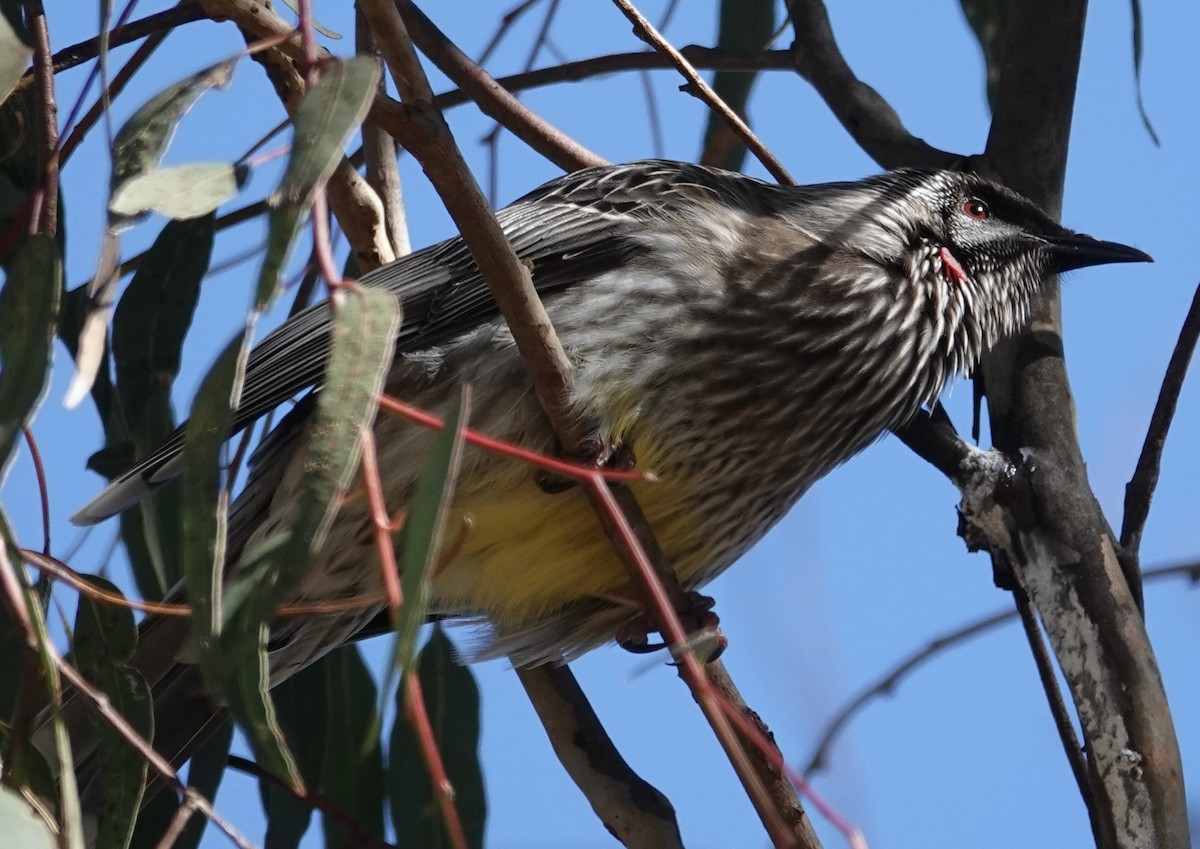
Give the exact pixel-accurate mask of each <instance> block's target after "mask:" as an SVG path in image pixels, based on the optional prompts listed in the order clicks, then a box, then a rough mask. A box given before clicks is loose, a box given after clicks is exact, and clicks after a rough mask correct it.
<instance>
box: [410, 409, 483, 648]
mask: <svg viewBox="0 0 1200 849" xmlns="http://www.w3.org/2000/svg"><path fill="white" fill-rule="evenodd" d="M470 408H471V404H470V395H469V394H468V392H467V389H466V387H464V388H463V394H462V399H461V400H460V402H459V405H458V408H457V409H456V410H455V411H454V412H453V413H452V414H450V415H449V416H447V417H446V425H445V427H443V428H442V430H441V432H440V433H439V434H438V436H437V439H436V441H435V442H434V444H433V452H432V453H431V454H430V457H429V462H428V463H427V464H426V466H425V470H424V471H423V472H422V473H421V478H420V480H419V481H418V482H417V488H416V490H415V492H414V493H413V497H412V500H411V501H410V502H409V505H408V516H407V518H406V519H405V522H404V533H403V537H402V539H401V544H400V550H401V552H402V560H401V564H402V568H403V575H402V576H401V577H402V581H401V586H402V588H403V590H404V605H403V606H402V607H401V608H400V617H399V620H400V621H399V622H397V623H396V651H395V655H394V657H393V664H392V668H393V669H400V670H407V669H408V668H409V666H410V665H411V662H412V656H413V652H414V651H415V647H416V640H417V630H418V629H419V628H420V627H421V625H422V624H424V622H425V619H426V613H427V611H428V608H429V574H430V572H431V571H432V569H433V566H434V563H435V562H436V560H437V555H438V550H439V549H440V548H441V541H442V531H443V529H444V526H445V521H446V508H447V507H448V506H449V504H450V499H451V498H452V496H453V494H454V481H455V478H457V476H458V466H459V463H460V461H461V459H462V446H463V439H462V436H463V429H464V428H465V427H466V426H467V418H468V416H469V415H470Z"/></svg>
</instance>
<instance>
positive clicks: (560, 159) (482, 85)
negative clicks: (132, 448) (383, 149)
mask: <svg viewBox="0 0 1200 849" xmlns="http://www.w3.org/2000/svg"><path fill="white" fill-rule="evenodd" d="M396 8H398V9H399V10H400V14H401V15H402V16H403V18H404V23H405V26H406V27H407V28H408V31H409V33H410V34H411V36H412V40H413V43H414V44H416V45H417V47H419V48H420V49H421V52H422V53H424V54H425V55H426V56H428V57H429V59H430V61H432V62H433V64H434V65H436V66H437V67H438V69H439V70H440V71H441V72H442V73H444V74H445V75H446V76H448V77H449V78H450V79H452V80H453V81H454V82H455V83H456V84H457V85H458V86H459V87H460V88H462V89H463V91H465V92H467V93H468V94H469V95H470V97H471V99H472V100H474V101H475V102H476V103H478V104H479V108H480V110H481V111H483V113H484V114H485V115H488V116H490V117H492V118H495V119H496V120H497V121H499V122H500V123H501V124H502V125H503V126H504V128H505V129H507V130H508V131H509V132H511V133H512V134H513V135H515V136H516V137H517V138H519V139H521V141H523V142H525V143H526V144H527V145H529V146H530V147H532V148H533V149H534V150H536V151H537V152H538V153H540V154H542V155H543V156H545V157H546V158H547V159H549V160H550V161H551V162H553V163H554V164H555V165H558V166H559V167H560V168H562V169H563V170H564V171H574V170H577V169H579V168H586V167H588V166H590V165H604V164H605V160H604V159H603V158H601V157H599V156H597V155H596V154H595V153H592V152H591V151H590V150H588V149H587V148H585V147H584V146H583V145H581V144H579V143H578V142H577V141H575V140H574V139H572V138H570V137H568V136H566V135H564V134H563V133H562V132H560V131H559V130H557V129H556V128H554V127H553V126H551V125H550V124H549V123H548V122H546V121H545V120H544V119H542V118H540V117H539V116H538V115H536V114H534V112H533V111H532V110H530V109H529V107H527V106H525V104H523V103H521V101H519V100H517V99H516V98H515V97H513V95H512V94H510V93H509V92H508V91H506V90H505V89H504V88H503V87H501V86H500V84H499V83H497V82H496V80H494V79H493V78H492V76H491V75H490V74H489V73H487V71H485V70H483V69H482V68H480V67H479V66H478V65H476V64H475V63H474V62H472V61H471V60H470V59H469V58H468V57H467V55H466V54H465V53H463V52H462V51H461V50H459V49H458V47H457V46H456V45H455V44H454V43H453V42H452V41H450V39H449V38H447V37H446V35H445V34H444V33H443V32H442V31H441V30H439V29H438V28H437V26H435V25H434V23H433V21H431V20H429V18H427V17H425V15H424V14H423V13H422V12H421V10H420V9H418V8H417V7H416V6H415V5H414V4H413V3H412V2H411V0H396ZM424 99H426V100H428V101H432V100H433V92H432V91H429V92H427V93H426V95H425V97H424ZM410 102H411V101H410Z"/></svg>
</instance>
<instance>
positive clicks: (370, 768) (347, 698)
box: [320, 645, 384, 849]
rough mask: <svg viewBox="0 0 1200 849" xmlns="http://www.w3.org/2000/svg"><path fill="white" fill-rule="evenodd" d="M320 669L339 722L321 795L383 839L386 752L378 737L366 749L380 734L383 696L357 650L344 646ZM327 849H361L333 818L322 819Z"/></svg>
mask: <svg viewBox="0 0 1200 849" xmlns="http://www.w3.org/2000/svg"><path fill="white" fill-rule="evenodd" d="M320 665H321V666H322V667H323V671H324V673H325V683H324V688H325V689H324V692H325V693H326V698H327V700H328V702H329V712H330V715H331V716H332V717H334V720H335V721H334V722H332V723H330V726H329V729H328V732H327V733H326V735H325V738H324V740H325V750H326V751H325V768H324V771H323V772H322V773H321V791H322V792H323V793H324V794H325V795H326V797H328V798H329V800H330V801H332V802H333V803H335V804H336V805H337V806H338V807H339V808H341V809H342V810H343V811H345V812H346V813H347V814H349V815H350V816H351V817H352V818H353V819H354V821H355V822H357V823H359V824H360V825H361V826H362V827H363V828H364V829H366V831H367V832H369V833H370V834H373V835H374V836H376V837H379V838H381V839H382V838H383V836H384V824H383V805H384V774H383V751H382V749H381V747H380V741H379V739H378V737H377V736H375V737H372V739H371V742H370V745H369V746H367V747H365V751H364V746H363V741H364V740H365V739H367V734H368V733H369V732H370V731H371V730H373V729H375V728H378V723H379V718H378V716H377V715H376V713H375V700H376V699H377V698H378V693H377V691H376V688H375V681H374V679H373V678H372V677H371V672H370V670H368V669H367V664H366V663H365V662H364V661H363V658H362V653H361V652H360V651H359V649H358V646H354V645H350V646H343V647H342V648H340V649H337V650H335V651H333V652H331V653H330V654H329V656H328V657H326V658H325V659H324V660H322V661H321V663H320ZM322 820H323V825H324V831H325V847H326V849H350V847H352V846H359V845H361V841H360V840H359V839H358V838H357V836H355V835H353V834H350V833H349V832H347V831H346V829H344V828H342V827H341V826H340V825H338V824H337V823H336V822H334V821H333V820H332V819H331V818H330V817H328V816H325V817H323V818H322Z"/></svg>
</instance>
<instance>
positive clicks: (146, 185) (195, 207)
mask: <svg viewBox="0 0 1200 849" xmlns="http://www.w3.org/2000/svg"><path fill="white" fill-rule="evenodd" d="M248 173H249V172H248V170H247V169H246V167H245V166H243V165H235V164H234V163H232V162H192V163H189V164H187V165H173V166H169V167H166V168H151V169H149V170H147V171H143V172H142V173H140V174H138V175H137V176H135V177H132V178H130V179H128V180H126V181H125V182H124V183H122V184H121V185H120V187H119V188H118V189H117V190H116V191H115V192H113V195H112V198H111V199H110V200H109V202H108V210H109V212H113V213H116V214H117V215H125V216H136V215H141V214H142V213H143V212H148V211H152V212H157V213H158V214H159V215H163V216H166V217H167V218H177V219H187V218H196V217H198V216H201V215H206V214H208V213H209V212H212V211H213V210H215V209H216V208H217V207H219V206H220V205H221V204H223V203H225V202H226V201H228V200H232V199H233V198H235V197H237V194H238V192H239V191H241V189H242V186H243V185H244V184H245V182H246V176H247V174H248Z"/></svg>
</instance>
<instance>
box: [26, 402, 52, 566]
mask: <svg viewBox="0 0 1200 849" xmlns="http://www.w3.org/2000/svg"><path fill="white" fill-rule="evenodd" d="M21 433H22V434H24V436H25V444H26V445H27V446H29V458H30V459H31V460H32V461H33V472H34V475H35V476H36V477H37V484H38V498H39V500H40V502H41V507H42V553H43V554H45V555H47V556H49V554H50V487H49V485H48V484H47V483H46V468H45V466H43V465H42V452H40V451H38V446H37V440H36V439H34V438H33V431H32V430H30V428H29V425H25V426H24V427H23V428H21Z"/></svg>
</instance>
